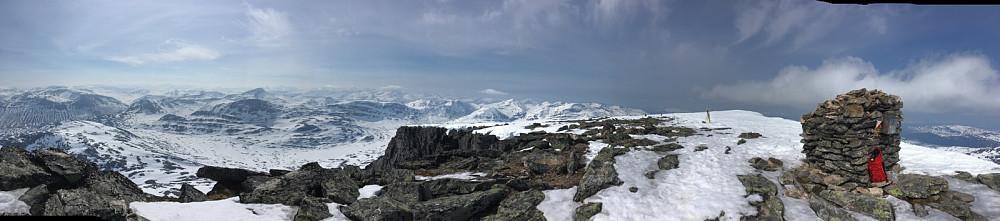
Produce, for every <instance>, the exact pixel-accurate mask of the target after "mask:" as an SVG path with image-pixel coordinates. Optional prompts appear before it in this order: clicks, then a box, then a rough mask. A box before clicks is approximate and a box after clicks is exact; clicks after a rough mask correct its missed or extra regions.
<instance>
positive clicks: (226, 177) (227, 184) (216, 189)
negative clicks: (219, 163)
mask: <svg viewBox="0 0 1000 221" xmlns="http://www.w3.org/2000/svg"><path fill="white" fill-rule="evenodd" d="M195 175H197V176H198V177H201V178H207V179H210V180H215V181H216V183H215V186H213V187H212V190H209V191H208V193H207V195H208V196H209V198H212V199H224V198H229V197H235V196H239V195H240V193H243V192H246V191H250V190H252V189H249V188H245V187H244V185H243V182H244V181H247V179H250V177H255V176H256V177H267V176H268V174H266V173H262V172H256V171H251V170H246V169H238V168H225V167H216V166H204V167H201V168H198V172H197V173H196V174H195Z"/></svg>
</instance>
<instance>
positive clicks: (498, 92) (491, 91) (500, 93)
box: [479, 88, 507, 95]
mask: <svg viewBox="0 0 1000 221" xmlns="http://www.w3.org/2000/svg"><path fill="white" fill-rule="evenodd" d="M479 93H483V94H489V95H507V92H503V91H498V90H494V89H493V88H488V89H485V90H481V91H479Z"/></svg>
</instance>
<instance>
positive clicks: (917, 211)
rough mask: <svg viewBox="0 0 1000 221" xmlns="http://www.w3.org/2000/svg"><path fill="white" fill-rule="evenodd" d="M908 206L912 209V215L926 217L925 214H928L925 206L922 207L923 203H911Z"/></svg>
mask: <svg viewBox="0 0 1000 221" xmlns="http://www.w3.org/2000/svg"><path fill="white" fill-rule="evenodd" d="M910 208H912V209H913V215H917V216H918V217H926V216H927V215H930V212H929V211H927V207H924V205H923V204H919V203H911V204H910Z"/></svg>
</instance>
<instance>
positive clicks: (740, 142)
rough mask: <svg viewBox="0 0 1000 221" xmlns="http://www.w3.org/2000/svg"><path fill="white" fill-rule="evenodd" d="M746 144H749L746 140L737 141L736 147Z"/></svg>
mask: <svg viewBox="0 0 1000 221" xmlns="http://www.w3.org/2000/svg"><path fill="white" fill-rule="evenodd" d="M745 143H747V140H744V139H740V140H739V141H736V145H740V144H745Z"/></svg>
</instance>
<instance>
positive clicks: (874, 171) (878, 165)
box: [868, 147, 887, 183]
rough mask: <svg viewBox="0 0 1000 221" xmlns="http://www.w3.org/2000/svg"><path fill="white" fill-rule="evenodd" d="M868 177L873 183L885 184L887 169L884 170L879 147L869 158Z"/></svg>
mask: <svg viewBox="0 0 1000 221" xmlns="http://www.w3.org/2000/svg"><path fill="white" fill-rule="evenodd" d="M868 176H869V178H870V180H871V181H872V183H878V182H885V181H887V180H886V177H885V169H883V168H882V150H881V149H879V148H878V147H875V149H873V150H872V154H871V156H870V157H868Z"/></svg>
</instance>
